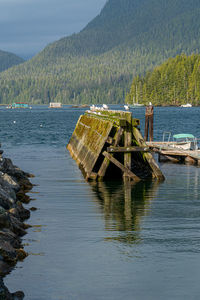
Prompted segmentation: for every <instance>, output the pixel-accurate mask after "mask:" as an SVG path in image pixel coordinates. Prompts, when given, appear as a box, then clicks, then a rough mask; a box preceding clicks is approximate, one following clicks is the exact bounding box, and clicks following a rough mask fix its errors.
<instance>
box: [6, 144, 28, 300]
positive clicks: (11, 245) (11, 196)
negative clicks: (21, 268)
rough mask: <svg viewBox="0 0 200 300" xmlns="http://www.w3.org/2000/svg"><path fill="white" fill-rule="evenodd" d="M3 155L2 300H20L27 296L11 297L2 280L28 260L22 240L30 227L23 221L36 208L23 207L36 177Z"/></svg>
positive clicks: (16, 295)
mask: <svg viewBox="0 0 200 300" xmlns="http://www.w3.org/2000/svg"><path fill="white" fill-rule="evenodd" d="M2 153H3V151H2V150H0V299H1V300H14V299H15V300H21V299H23V298H24V293H23V292H22V291H17V292H15V293H10V292H9V290H8V288H7V287H6V286H5V285H4V282H3V278H4V277H5V276H6V275H7V274H9V273H10V272H11V271H12V270H13V268H14V267H15V265H16V264H17V262H18V261H22V260H23V259H25V258H26V257H27V256H28V253H27V252H25V250H24V248H23V244H22V239H21V237H22V236H24V235H25V234H26V233H27V232H26V229H27V228H29V227H31V226H30V225H28V224H26V223H25V222H24V221H25V220H27V219H28V218H29V217H30V210H34V208H31V209H30V210H28V209H25V208H24V206H23V203H29V201H30V200H31V199H30V197H29V196H28V195H26V193H27V192H28V191H30V190H31V189H32V187H33V184H32V183H31V182H30V180H29V178H30V177H34V175H32V174H29V173H26V172H24V171H22V170H21V169H20V168H18V167H17V166H15V165H13V163H12V161H11V159H9V158H4V157H2Z"/></svg>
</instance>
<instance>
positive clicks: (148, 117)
mask: <svg viewBox="0 0 200 300" xmlns="http://www.w3.org/2000/svg"><path fill="white" fill-rule="evenodd" d="M148 135H149V141H150V142H153V105H152V103H151V102H149V105H148V106H147V107H146V111H145V130H144V140H145V141H148Z"/></svg>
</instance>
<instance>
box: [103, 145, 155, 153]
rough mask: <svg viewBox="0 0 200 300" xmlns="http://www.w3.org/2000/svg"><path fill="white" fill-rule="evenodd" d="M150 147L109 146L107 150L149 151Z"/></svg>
mask: <svg viewBox="0 0 200 300" xmlns="http://www.w3.org/2000/svg"><path fill="white" fill-rule="evenodd" d="M149 151H150V150H149V147H138V146H129V147H114V146H110V147H108V148H107V152H111V153H112V152H127V153H129V152H149Z"/></svg>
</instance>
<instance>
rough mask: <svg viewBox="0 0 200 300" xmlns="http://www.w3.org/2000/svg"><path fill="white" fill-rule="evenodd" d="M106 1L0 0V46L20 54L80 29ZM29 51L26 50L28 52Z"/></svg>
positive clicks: (39, 48) (33, 51)
mask: <svg viewBox="0 0 200 300" xmlns="http://www.w3.org/2000/svg"><path fill="white" fill-rule="evenodd" d="M105 2H106V0H84V1H83V0H73V1H72V0H0V49H1V50H5V51H10V52H13V53H17V54H20V53H22V54H23V55H24V54H25V53H26V52H29V53H31V54H32V53H37V52H38V51H40V50H42V49H43V48H44V47H45V46H46V45H47V44H48V43H51V42H54V41H55V40H57V39H59V38H61V37H64V36H69V35H71V34H72V33H74V32H79V31H80V30H81V29H83V27H84V26H85V25H86V24H87V23H88V22H89V21H90V20H91V19H93V18H94V17H95V16H96V15H97V14H98V13H99V12H100V10H101V9H102V8H103V6H104V4H105ZM27 54H28V53H27Z"/></svg>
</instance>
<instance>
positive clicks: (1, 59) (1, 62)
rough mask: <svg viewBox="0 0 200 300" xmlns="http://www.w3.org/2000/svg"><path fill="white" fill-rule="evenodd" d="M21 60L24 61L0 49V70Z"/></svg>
mask: <svg viewBox="0 0 200 300" xmlns="http://www.w3.org/2000/svg"><path fill="white" fill-rule="evenodd" d="M22 62H24V60H23V59H22V58H20V57H18V56H17V55H15V54H13V53H9V52H5V51H1V50H0V72H2V71H4V70H6V69H8V68H10V67H12V66H15V65H18V64H20V63H22Z"/></svg>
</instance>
